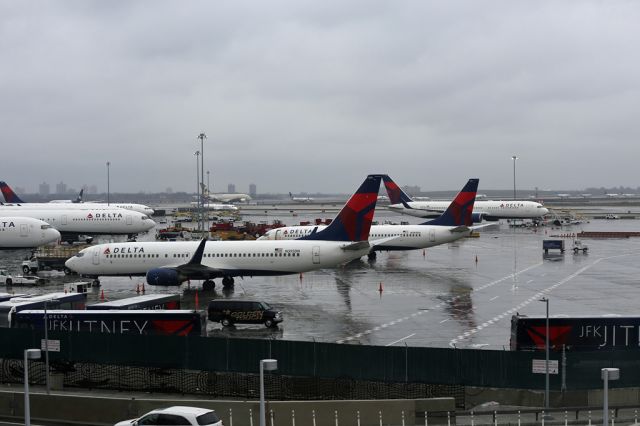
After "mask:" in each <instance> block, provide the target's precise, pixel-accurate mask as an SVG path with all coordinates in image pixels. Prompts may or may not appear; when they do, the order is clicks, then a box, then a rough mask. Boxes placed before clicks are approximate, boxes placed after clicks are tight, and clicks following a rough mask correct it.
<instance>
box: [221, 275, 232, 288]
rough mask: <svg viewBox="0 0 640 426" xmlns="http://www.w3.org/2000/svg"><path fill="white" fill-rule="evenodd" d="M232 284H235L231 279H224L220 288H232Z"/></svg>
mask: <svg viewBox="0 0 640 426" xmlns="http://www.w3.org/2000/svg"><path fill="white" fill-rule="evenodd" d="M234 283H235V281H234V279H233V277H224V278H223V279H222V286H223V287H224V288H232V287H233V285H234Z"/></svg>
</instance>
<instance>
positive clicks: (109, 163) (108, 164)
mask: <svg viewBox="0 0 640 426" xmlns="http://www.w3.org/2000/svg"><path fill="white" fill-rule="evenodd" d="M109 166H111V162H110V161H107V205H109V193H110V188H109Z"/></svg>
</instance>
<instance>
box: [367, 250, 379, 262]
mask: <svg viewBox="0 0 640 426" xmlns="http://www.w3.org/2000/svg"><path fill="white" fill-rule="evenodd" d="M367 257H368V258H369V260H376V257H378V255H377V254H376V252H375V251H372V252H369V254H368V255H367Z"/></svg>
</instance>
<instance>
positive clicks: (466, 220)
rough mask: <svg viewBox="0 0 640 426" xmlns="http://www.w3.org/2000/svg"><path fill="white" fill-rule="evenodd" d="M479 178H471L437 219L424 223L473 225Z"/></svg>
mask: <svg viewBox="0 0 640 426" xmlns="http://www.w3.org/2000/svg"><path fill="white" fill-rule="evenodd" d="M479 181H480V180H479V179H469V181H468V182H467V184H466V185H465V186H464V188H462V191H460V192H459V193H458V195H457V196H456V198H454V200H453V201H452V202H451V204H449V207H447V210H445V212H444V213H442V215H441V216H440V217H438V218H437V219H433V220H430V221H428V222H425V223H423V224H422V225H443V226H471V225H473V218H472V215H471V213H472V212H473V204H474V203H475V201H476V193H477V191H478V182H479Z"/></svg>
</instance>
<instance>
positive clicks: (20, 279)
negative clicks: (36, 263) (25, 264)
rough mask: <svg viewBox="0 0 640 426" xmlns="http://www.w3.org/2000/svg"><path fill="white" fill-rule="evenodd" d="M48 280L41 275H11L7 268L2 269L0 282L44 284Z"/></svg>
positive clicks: (0, 270)
mask: <svg viewBox="0 0 640 426" xmlns="http://www.w3.org/2000/svg"><path fill="white" fill-rule="evenodd" d="M45 282H46V280H45V279H44V278H40V277H27V276H22V275H11V274H10V273H9V271H7V270H6V269H0V284H5V285H44V284H45Z"/></svg>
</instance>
